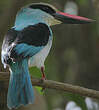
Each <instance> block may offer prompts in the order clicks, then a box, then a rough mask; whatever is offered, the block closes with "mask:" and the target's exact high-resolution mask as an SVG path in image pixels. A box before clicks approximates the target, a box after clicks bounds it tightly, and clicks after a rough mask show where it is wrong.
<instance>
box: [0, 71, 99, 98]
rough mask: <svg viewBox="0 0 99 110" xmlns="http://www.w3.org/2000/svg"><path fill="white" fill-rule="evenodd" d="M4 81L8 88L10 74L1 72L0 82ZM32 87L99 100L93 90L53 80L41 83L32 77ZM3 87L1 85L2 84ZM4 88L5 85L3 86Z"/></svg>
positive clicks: (97, 92) (97, 94)
mask: <svg viewBox="0 0 99 110" xmlns="http://www.w3.org/2000/svg"><path fill="white" fill-rule="evenodd" d="M2 81H4V82H5V83H4V84H5V85H6V88H7V87H8V81H9V74H8V73H3V72H0V82H2ZM31 81H32V85H33V86H40V87H44V88H49V89H56V90H59V91H65V92H69V93H73V94H79V95H81V96H85V97H91V98H95V99H99V91H96V90H92V89H87V88H83V87H80V86H74V85H71V84H66V83H60V82H56V81H51V80H45V81H43V82H42V81H41V79H37V78H33V77H31ZM0 85H1V84H0ZM3 87H4V85H3Z"/></svg>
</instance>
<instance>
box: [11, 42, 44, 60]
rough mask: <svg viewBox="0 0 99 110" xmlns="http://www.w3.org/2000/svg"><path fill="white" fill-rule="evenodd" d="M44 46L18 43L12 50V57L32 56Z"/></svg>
mask: <svg viewBox="0 0 99 110" xmlns="http://www.w3.org/2000/svg"><path fill="white" fill-rule="evenodd" d="M43 48H44V46H37V47H36V46H32V45H28V44H25V43H22V44H17V45H16V46H15V47H14V48H13V49H12V50H11V54H10V57H11V58H14V59H18V57H19V58H24V57H31V56H33V55H35V54H36V53H38V52H39V51H40V50H42V49H43Z"/></svg>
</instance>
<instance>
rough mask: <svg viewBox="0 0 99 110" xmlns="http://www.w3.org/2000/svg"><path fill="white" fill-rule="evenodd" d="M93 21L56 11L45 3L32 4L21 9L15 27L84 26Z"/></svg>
mask: <svg viewBox="0 0 99 110" xmlns="http://www.w3.org/2000/svg"><path fill="white" fill-rule="evenodd" d="M92 21H93V20H91V19H88V18H85V17H80V16H76V15H70V14H67V13H63V12H60V11H58V10H57V9H56V8H55V7H53V6H52V5H49V4H47V3H32V4H30V5H27V6H25V7H23V8H22V9H21V10H20V11H19V12H18V13H17V16H16V21H15V26H18V27H20V28H22V26H23V27H25V26H26V25H32V24H36V23H39V22H42V23H46V24H48V25H49V26H52V25H56V24H61V23H66V24H85V23H90V22H92Z"/></svg>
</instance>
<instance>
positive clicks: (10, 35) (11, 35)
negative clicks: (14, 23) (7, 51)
mask: <svg viewBox="0 0 99 110" xmlns="http://www.w3.org/2000/svg"><path fill="white" fill-rule="evenodd" d="M18 33H19V32H18V31H16V30H14V29H10V30H8V32H7V34H6V35H5V37H4V40H3V45H2V48H7V47H9V46H10V45H11V44H12V43H13V42H14V41H15V39H16V37H17V35H18Z"/></svg>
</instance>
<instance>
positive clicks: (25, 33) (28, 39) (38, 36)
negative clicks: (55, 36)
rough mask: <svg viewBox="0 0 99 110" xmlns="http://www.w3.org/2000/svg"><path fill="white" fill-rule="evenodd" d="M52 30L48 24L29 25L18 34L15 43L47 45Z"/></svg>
mask: <svg viewBox="0 0 99 110" xmlns="http://www.w3.org/2000/svg"><path fill="white" fill-rule="evenodd" d="M49 36H50V30H49V28H48V26H47V25H46V24H43V23H39V24H36V25H29V26H28V27H26V28H24V29H23V30H22V31H20V33H19V34H18V36H17V38H16V40H15V43H16V44H20V43H26V44H28V45H33V46H45V45H46V44H47V43H48V40H49Z"/></svg>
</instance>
